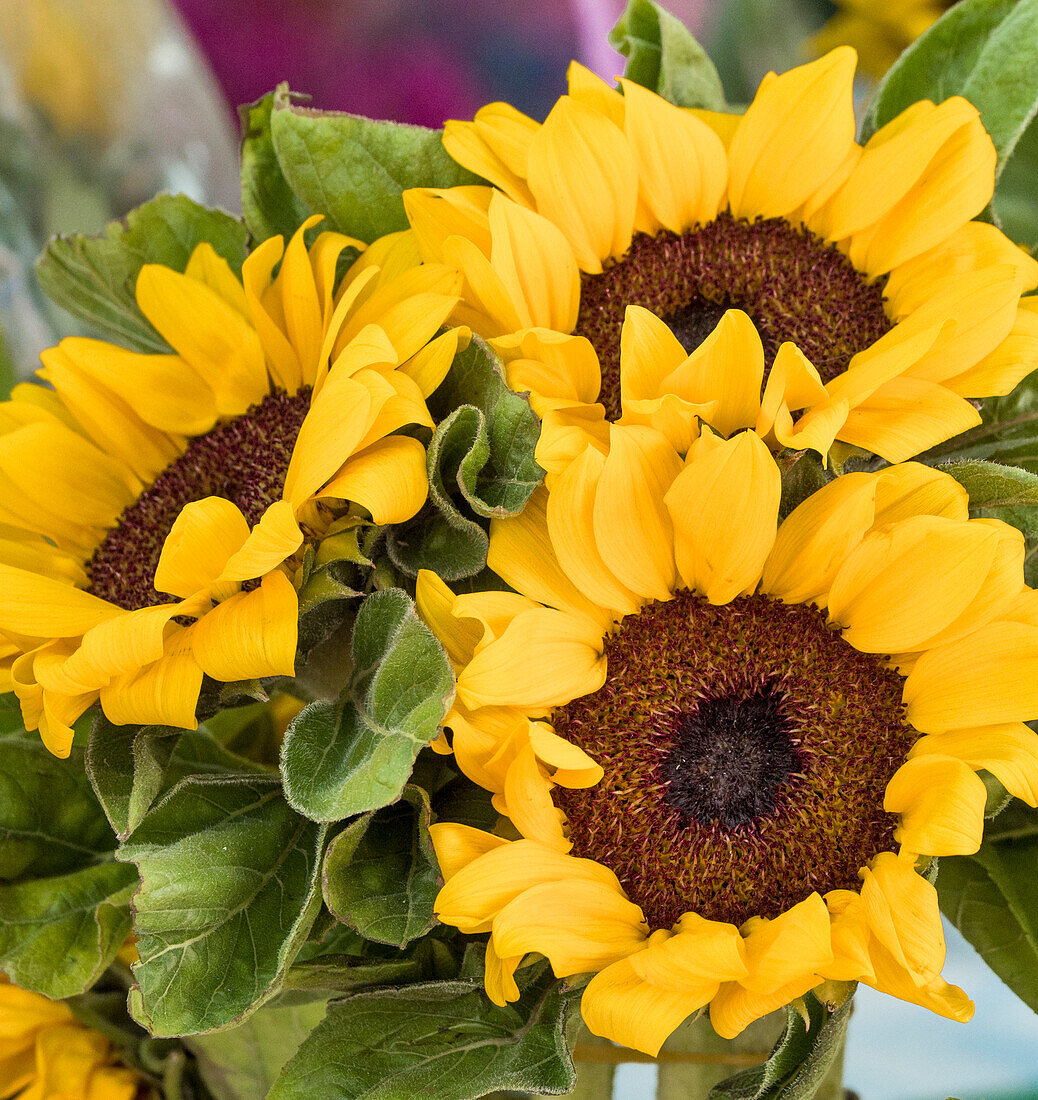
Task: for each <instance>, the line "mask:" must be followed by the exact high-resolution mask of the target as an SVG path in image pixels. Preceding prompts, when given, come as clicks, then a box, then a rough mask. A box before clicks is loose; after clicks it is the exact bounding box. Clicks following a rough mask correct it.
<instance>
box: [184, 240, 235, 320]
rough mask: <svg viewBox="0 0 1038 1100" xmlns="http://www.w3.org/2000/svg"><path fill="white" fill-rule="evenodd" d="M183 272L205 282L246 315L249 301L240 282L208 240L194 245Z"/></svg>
mask: <svg viewBox="0 0 1038 1100" xmlns="http://www.w3.org/2000/svg"><path fill="white" fill-rule="evenodd" d="M184 274H185V275H187V276H188V278H191V279H197V280H198V281H199V282H200V283H205V285H206V286H207V287H209V289H210V290H215V291H216V293H217V294H219V295H220V297H221V298H223V300H224V301H225V302H226V303H227V304H228V305H229V306H233V307H234V308H235V309H236V310H237V311H238V312H239V313H240V314H241V315H242V316H243V317H248V315H249V303H248V300H247V299H246V297H245V291H244V289H243V288H242V285H241V283H240V282H239V281H238V279H237V276H236V275H235V274H234V272H233V271H232V270H231V265H230V264H229V263H228V262H227V261H226V260H225V259H224V258H223V256H221V255H219V254H218V253H217V251H216V249H215V248H213V246H212V245H211V244H210V243H209V242H208V241H201V242H199V243H198V244H197V245H195V248H194V251H193V252H192V253H191V257H190V259H189V260H188V261H187V267H185V268H184Z"/></svg>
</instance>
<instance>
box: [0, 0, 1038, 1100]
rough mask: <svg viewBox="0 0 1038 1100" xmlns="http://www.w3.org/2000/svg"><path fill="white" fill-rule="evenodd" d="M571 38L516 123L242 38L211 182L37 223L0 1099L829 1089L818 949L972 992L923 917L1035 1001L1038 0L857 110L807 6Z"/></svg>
mask: <svg viewBox="0 0 1038 1100" xmlns="http://www.w3.org/2000/svg"><path fill="white" fill-rule="evenodd" d="M613 41H614V42H615V44H616V45H617V46H618V48H619V49H620V50H621V52H622V53H623V54H625V55H626V58H627V64H626V72H625V76H624V77H623V78H622V79H620V81H619V82H618V84H617V85H616V86H614V85H612V84H610V83H607V82H605V81H603V80H602V79H600V78H599V77H597V76H595V75H594V74H593V73H592V72H590V71H589V70H588V69H586V68H583V67H582V66H580V65H578V64H576V63H574V64H573V65H572V66H571V67H570V70H569V72H568V92H567V94H565V95H563V96H562V97H561V98H560V99H559V100H558V102H557V103H556V104H555V106H554V107H553V108H552V110H551V112H550V113H549V114H548V116H547V118H546V119H545V121H544V122H537V121H535V120H533V119H531V118H529V117H527V116H526V115H524V114H522V113H521V112H519V111H518V110H516V109H515V108H513V107H511V106H509V105H508V104H504V103H493V104H490V105H488V106H486V107H484V108H482V109H481V110H480V111H479V112H478V113H477V114H476V116H475V118H474V120H472V121H451V122H448V123H447V125H446V127H445V129H444V130H443V131H442V132H441V131H433V130H427V129H423V128H420V127H414V126H402V125H395V124H391V123H385V122H376V121H372V120H369V119H366V118H362V117H359V116H354V115H348V114H336V113H329V112H323V111H320V110H317V109H314V108H312V107H309V106H305V105H303V104H302V103H301V102H300V100H299V97H297V96H295V95H294V94H293V93H292V92H291V91H290V90H289V89H288V88H287V87H284V86H282V87H279V88H278V89H277V90H276V91H274V92H272V93H271V94H270V95H268V96H266V97H264V98H263V99H261V100H259V101H258V102H256V103H254V104H251V105H249V106H248V107H246V108H243V109H242V122H243V132H244V138H243V144H242V205H243V212H244V213H243V218H242V219H240V220H239V219H237V218H234V217H231V216H229V215H227V214H225V213H222V212H220V211H217V210H210V209H206V208H204V207H202V206H199V205H198V204H196V203H194V202H192V201H190V200H189V199H187V198H186V197H184V196H168V195H163V196H159V197H158V198H155V199H154V200H152V201H151V202H148V203H146V204H145V205H144V206H142V207H139V208H138V209H137V210H136V211H134V212H133V213H132V214H131V215H130V216H129V217H128V218H127V219H126V221H125V222H124V223H121V224H113V225H112V226H110V227H109V229H108V232H107V234H106V235H105V236H103V237H75V236H74V237H63V238H56V239H55V240H53V241H52V242H51V243H50V244H49V245H48V246H47V248H46V250H45V251H44V253H43V255H42V256H41V258H40V260H39V263H38V268H37V270H38V276H39V281H40V283H41V285H42V287H43V288H44V290H45V291H46V292H47V293H48V294H49V295H50V296H51V297H52V298H53V299H54V300H55V301H56V302H57V303H59V304H60V305H62V306H63V307H64V308H65V309H67V310H68V311H69V312H71V313H72V314H74V315H75V316H76V317H78V318H79V319H80V320H81V321H83V322H84V323H87V324H89V325H91V326H93V327H94V329H96V330H97V331H98V332H99V336H98V337H97V338H95V337H86V336H76V337H69V338H66V339H65V340H63V341H61V342H60V343H59V344H58V345H57V346H56V347H53V348H51V349H49V350H48V351H46V352H44V354H43V355H42V357H41V358H42V367H41V369H40V370H39V372H38V376H39V381H38V382H32V383H23V384H21V385H18V386H16V387H15V388H14V390H13V392H12V393H11V395H10V399H9V400H8V401H7V402H6V403H4V404H3V405H2V406H0V480H2V490H0V689H2V690H3V692H4V693H5V694H4V695H3V696H2V697H0V698H2V700H3V703H2V706H3V708H4V709H3V710H0V723H2V728H3V731H4V732H3V736H2V737H0V879H2V883H0V969H2V971H3V973H4V974H6V976H7V979H9V981H7V980H5V984H2V985H0V1096H3V1097H5V1098H7V1097H19V1098H21V1100H29V1098H32V1100H46V1098H58V1097H63V1098H71V1097H77V1098H78V1097H83V1098H90V1100H134V1098H136V1100H143V1098H144V1097H151V1098H158V1097H163V1098H167V1100H188V1098H197V1100H251V1098H256V1097H264V1096H267V1097H269V1098H270V1100H302V1098H304V1097H305V1098H307V1100H312V1098H315V1097H319V1098H322V1100H323V1098H343V1100H360V1098H364V1100H376V1098H379V1100H395V1098H404V1097H413V1096H420V1097H423V1098H430V1100H465V1098H476V1097H483V1096H488V1095H491V1094H505V1093H507V1094H509V1095H514V1094H515V1093H516V1092H519V1093H528V1094H539V1095H544V1094H548V1095H558V1094H570V1095H574V1096H582V1097H607V1096H608V1095H609V1094H610V1091H609V1090H610V1088H611V1084H610V1082H611V1080H612V1078H611V1074H612V1070H613V1067H612V1065H611V1064H610V1063H616V1062H622V1061H624V1060H625V1059H626V1058H628V1057H630V1058H638V1057H641V1058H643V1059H644V1058H654V1057H656V1056H657V1055H658V1054H659V1053H660V1051H661V1048H663V1049H664V1053H665V1054H666V1052H667V1051H670V1052H671V1057H672V1058H674V1059H676V1060H677V1061H679V1062H682V1063H683V1065H682V1069H683V1070H686V1071H687V1073H686V1075H685V1076H683V1077H680V1078H676V1079H675V1080H676V1081H677V1082H678V1085H679V1087H680V1088H682V1089H683V1091H682V1092H681V1095H688V1096H700V1095H701V1096H704V1097H705V1096H706V1095H707V1092H709V1095H710V1096H711V1097H712V1098H714V1100H723V1098H725V1097H736V1096H738V1097H750V1096H752V1097H756V1098H759V1100H764V1098H769V1100H771V1098H778V1097H782V1098H786V1100H795V1098H806V1097H810V1096H815V1095H818V1096H826V1097H828V1096H839V1095H841V1089H840V1070H839V1067H840V1060H841V1049H842V1043H843V1036H844V1033H845V1030H846V1026H847V1020H848V1017H849V1013H850V1010H851V1006H852V1004H853V995H854V991H855V989H856V986H857V985H858V984H859V983H861V984H865V985H868V986H871V987H873V988H874V989H877V990H879V991H881V992H883V993H885V994H889V995H890V996H891V997H895V998H899V999H901V1000H903V1001H908V1002H911V1003H913V1004H916V1005H920V1006H922V1007H923V1008H925V1009H929V1010H930V1011H932V1012H935V1013H938V1014H940V1015H942V1016H945V1017H949V1018H951V1019H953V1020H959V1021H966V1020H968V1019H969V1018H970V1017H971V1015H972V1013H973V1004H972V1002H971V1000H970V998H969V995H968V991H964V990H963V989H960V988H958V987H957V986H955V985H952V984H950V983H949V982H947V981H946V980H945V979H944V977H942V973H941V971H942V967H943V964H944V955H945V943H944V935H943V931H942V924H941V912H942V911H943V912H944V913H945V914H946V915H947V916H948V917H949V918H950V919H951V920H953V921H954V922H955V923H956V924H957V925H958V926H959V928H960V929H961V931H962V932H963V934H964V935H965V936H966V938H967V939H968V940H969V941H970V942H972V943H973V944H974V946H975V947H977V949H978V950H979V951H980V952H981V953H982V954H983V956H984V957H985V959H986V961H987V962H988V963H989V965H990V966H991V967H992V968H993V969H994V970H995V971H996V972H997V973H998V975H999V976H1000V977H1001V978H1002V979H1003V980H1004V981H1005V983H1006V984H1007V985H1008V986H1009V987H1010V988H1011V989H1012V990H1013V991H1014V992H1015V993H1016V994H1018V995H1019V996H1020V997H1021V998H1022V999H1023V1000H1024V1001H1025V1002H1026V1003H1027V1004H1029V1005H1030V1006H1031V1007H1032V1008H1034V1009H1038V992H1036V990H1038V987H1036V967H1038V962H1036V957H1035V948H1034V944H1035V941H1036V937H1038V923H1036V919H1038V918H1036V912H1038V908H1036V906H1035V904H1034V901H1035V898H1034V886H1033V884H1034V881H1035V867H1036V864H1035V858H1036V856H1035V853H1036V850H1038V849H1036V845H1038V814H1036V813H1035V806H1036V803H1038V736H1036V734H1035V733H1034V732H1032V730H1031V729H1030V728H1029V726H1028V725H1027V724H1026V723H1027V722H1029V721H1031V720H1034V719H1035V718H1038V595H1036V593H1035V589H1034V588H1033V587H1032V584H1033V583H1034V581H1035V568H1034V562H1035V560H1036V559H1035V547H1036V546H1038V542H1036V541H1035V540H1036V538H1038V511H1036V509H1035V505H1036V504H1038V472H1036V469H1038V467H1036V462H1038V457H1036V456H1038V404H1036V402H1038V397H1036V394H1038V390H1036V388H1035V383H1034V381H1033V380H1032V379H1031V378H1029V376H1030V375H1031V373H1032V371H1034V370H1035V369H1036V367H1038V297H1035V296H1032V295H1031V294H1030V292H1032V291H1033V290H1035V288H1036V287H1038V262H1036V261H1035V259H1034V258H1033V257H1032V256H1031V254H1030V252H1029V251H1028V250H1027V249H1026V248H1024V247H1021V245H1020V243H1019V242H1018V241H1014V240H1013V239H1012V238H1011V237H1010V236H1007V235H1006V233H1005V232H1003V230H1002V229H1001V228H1000V224H1001V223H1000V220H999V219H1000V213H999V212H1000V209H1001V208H1002V206H1003V204H1005V205H1006V206H1007V207H1012V209H1013V211H1014V213H1013V217H1012V219H1009V220H1011V221H1012V224H1013V225H1024V226H1026V225H1027V218H1026V216H1025V214H1022V213H1021V194H1023V195H1024V198H1025V200H1026V197H1027V192H1026V189H1025V190H1024V191H1021V187H1020V181H1021V180H1026V179H1027V178H1028V177H1027V174H1026V171H1025V168H1026V165H1027V164H1031V165H1032V166H1033V164H1034V160H1033V153H1032V151H1033V149H1034V148H1036V145H1035V133H1036V131H1035V128H1034V125H1033V124H1031V119H1032V117H1033V115H1034V113H1035V109H1036V105H1038V79H1036V78H1035V72H1036V66H1035V62H1036V59H1038V45H1036V43H1038V0H1020V2H1019V3H1017V4H1004V3H992V2H990V0H963V2H962V3H960V4H957V5H955V7H954V8H952V9H951V10H950V11H949V12H948V13H947V14H945V15H944V16H943V17H942V18H941V19H940V20H938V21H937V22H936V23H934V24H933V25H932V26H931V27H930V29H929V30H928V31H927V32H926V33H925V34H924V35H923V37H922V38H920V39H919V40H918V41H917V42H916V43H915V44H914V45H913V46H912V47H911V48H910V49H909V50H907V51H906V52H905V53H904V54H902V55H901V57H900V58H899V59H898V60H897V61H896V62H895V64H894V66H893V68H892V69H891V70H890V71H889V72H888V73H887V75H886V76H885V77H884V78H883V79H882V80H881V81H880V83H879V84H878V85H877V86H876V88H875V89H874V91H873V93H872V96H871V98H870V100H869V103H868V106H867V108H866V109H865V111H864V116H863V119H862V122H861V125H860V126H858V125H857V124H856V122H855V113H854V87H855V73H856V55H855V53H854V51H853V50H852V49H850V48H849V47H847V46H836V47H835V48H833V49H831V50H829V51H828V52H825V53H822V54H821V55H820V56H818V57H817V58H815V59H813V60H810V61H808V62H806V63H804V64H802V65H799V66H795V67H793V68H790V69H788V71H785V72H783V73H781V74H780V75H775V74H774V73H771V74H769V75H768V76H767V77H765V78H764V80H762V81H761V82H760V86H759V88H757V89H756V91H755V93H754V94H753V96H752V98H751V100H750V102H748V103H747V104H744V105H739V106H736V105H732V104H729V103H727V102H726V101H725V99H724V96H723V94H722V90H721V83H720V81H719V79H718V75H717V72H716V70H715V68H714V66H713V64H712V62H711V61H710V59H709V57H708V56H707V54H706V53H705V52H704V51H703V49H702V48H701V47H700V46H699V45H698V43H697V42H696V41H695V40H694V39H693V38H692V37H691V35H690V34H689V33H688V31H687V30H686V29H685V28H684V27H683V26H682V25H681V24H680V23H679V22H678V21H677V20H676V19H675V18H674V17H673V16H671V15H669V14H668V13H667V12H666V11H665V10H663V9H662V8H660V7H658V6H657V5H656V4H654V3H652V2H651V0H631V2H630V4H629V6H628V8H627V10H626V12H625V13H624V15H623V16H622V18H621V20H620V22H619V24H618V25H617V27H616V29H615V30H614V32H613ZM1018 158H1031V159H1030V160H1027V159H1025V160H1024V162H1023V163H1024V166H1025V167H1024V168H1021V167H1020V166H1019V164H1018V163H1017V160H1018ZM1003 180H1007V181H1009V182H1010V183H1012V187H1009V186H1008V184H1007V185H1006V187H1007V188H1008V189H1004V188H1003V183H1002V181H1003ZM1029 201H1030V203H1031V212H1032V223H1031V226H1030V228H1031V229H1033V228H1034V226H1035V225H1038V217H1034V216H1033V215H1034V207H1035V192H1034V191H1033V182H1032V190H1031V191H1030V197H1029ZM1029 243H1033V239H1032V241H1031V242H1029ZM776 1014H778V1015H776ZM740 1037H742V1038H741V1039H740ZM747 1037H749V1038H747ZM747 1042H749V1050H750V1051H751V1054H750V1055H748V1056H747V1055H746V1053H745V1052H746V1049H747V1047H746V1043H747ZM664 1044H667V1046H666V1047H664ZM740 1044H742V1045H740ZM769 1048H770V1053H769ZM754 1051H756V1052H757V1053H756V1054H754V1053H752V1052H754ZM704 1052H709V1053H704ZM574 1054H575V1055H576V1062H575V1061H574ZM697 1059H698V1062H699V1063H707V1062H711V1061H712V1062H714V1063H716V1065H714V1066H712V1067H711V1069H717V1071H718V1072H717V1073H716V1074H714V1076H713V1077H711V1078H710V1080H709V1081H708V1080H707V1078H706V1077H704V1076H702V1075H701V1068H702V1067H701V1065H699V1064H697ZM756 1063H760V1064H756ZM739 1065H744V1066H745V1067H746V1068H744V1069H743V1070H742V1071H741V1072H739V1073H737V1074H735V1076H731V1074H730V1069H731V1068H732V1067H733V1066H736V1067H737V1066H739ZM726 1066H727V1067H728V1068H725V1067H726ZM688 1073H691V1074H692V1075H691V1076H689V1075H687V1074H688ZM696 1074H699V1075H698V1076H696ZM722 1078H726V1079H725V1080H723V1081H722V1080H721V1079H722ZM711 1083H715V1087H714V1088H713V1089H712V1091H711V1089H710V1085H711Z"/></svg>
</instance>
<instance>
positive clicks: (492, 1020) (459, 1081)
mask: <svg viewBox="0 0 1038 1100" xmlns="http://www.w3.org/2000/svg"><path fill="white" fill-rule="evenodd" d="M532 969H533V968H526V970H532ZM538 969H539V968H538ZM517 977H518V979H519V981H520V984H521V985H522V984H523V983H524V982H525V983H527V984H526V989H525V991H524V993H523V996H522V998H521V999H520V1000H519V1001H518V1002H517V1003H516V1004H514V1005H509V1006H507V1007H505V1008H498V1007H497V1006H496V1005H494V1004H492V1003H491V1002H490V1001H489V1000H488V999H487V996H486V994H485V993H484V992H483V989H482V983H481V982H480V981H478V980H472V981H446V982H427V983H422V984H419V985H410V986H405V987H403V988H402V989H385V990H378V991H374V992H370V993H358V994H355V995H354V996H352V997H348V998H346V1000H344V1001H341V1002H339V1003H334V1004H332V1005H330V1006H329V1008H328V1015H327V1017H326V1018H325V1020H324V1022H323V1023H321V1024H320V1025H318V1027H317V1029H316V1030H315V1031H314V1032H313V1034H312V1035H311V1036H310V1037H309V1038H308V1039H307V1040H306V1042H304V1043H303V1045H302V1046H301V1047H300V1049H299V1052H298V1053H297V1054H296V1056H295V1057H294V1058H293V1059H292V1060H291V1061H290V1062H289V1063H288V1065H287V1066H286V1067H285V1071H284V1073H283V1074H282V1075H281V1077H280V1078H279V1079H278V1081H277V1083H276V1084H275V1085H274V1087H273V1088H272V1089H271V1090H270V1093H269V1094H268V1100H311V1098H312V1097H314V1096H340V1097H349V1098H350V1100H398V1098H399V1097H403V1096H420V1097H422V1100H469V1098H472V1100H474V1098H476V1097H482V1096H485V1095H486V1094H487V1093H490V1092H493V1091H494V1090H496V1089H512V1090H515V1091H522V1092H532V1093H537V1094H549V1095H558V1094H560V1093H565V1092H568V1091H569V1090H570V1089H571V1088H572V1087H573V1080H574V1074H573V1066H572V1062H571V1061H570V1055H569V1049H568V1047H567V1043H566V1038H565V1034H564V1032H565V1027H566V1021H567V1015H568V1012H569V1010H570V1009H571V1008H572V1007H574V1006H575V1002H576V1000H577V995H576V994H575V993H574V992H573V991H571V990H568V989H566V988H565V987H564V986H563V985H562V983H560V982H558V981H555V980H551V981H550V982H547V983H545V982H534V983H531V980H530V977H529V976H528V975H525V976H524V971H523V970H520V971H519V974H518V975H517Z"/></svg>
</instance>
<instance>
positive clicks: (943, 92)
mask: <svg viewBox="0 0 1038 1100" xmlns="http://www.w3.org/2000/svg"><path fill="white" fill-rule="evenodd" d="M1035 42H1038V0H961V3H958V4H955V5H954V7H952V8H951V9H950V10H949V11H948V12H947V13H946V14H945V15H944V17H943V18H941V19H939V20H938V21H937V22H936V23H935V24H934V25H933V26H932V27H931V28H930V29H929V30H928V31H927V32H926V33H925V34H924V35H922V36H921V37H920V38H917V39H916V41H915V42H913V43H912V45H911V46H909V47H908V49H907V50H905V52H904V53H903V54H902V55H901V57H900V58H899V59H898V60H897V61H896V62H895V63H894V65H893V66H891V68H890V69H889V70H888V72H887V74H886V75H885V76H884V77H883V79H882V81H880V83H879V86H878V87H877V88H876V91H875V93H874V94H873V97H872V100H871V102H870V103H869V106H868V109H867V110H866V112H865V118H864V120H863V123H862V140H866V139H867V138H868V137H870V136H871V135H872V134H873V133H875V131H876V130H878V129H879V128H880V127H881V126H883V125H885V124H886V123H887V122H889V121H890V120H891V119H892V118H894V117H895V116H896V115H898V114H900V112H901V111H903V110H904V109H905V108H906V107H908V106H910V105H911V104H913V103H915V102H916V101H917V100H920V99H932V100H933V101H934V102H935V103H940V102H942V101H943V100H945V99H947V98H948V97H949V96H953V95H961V96H965V98H966V99H968V100H969V101H970V102H971V103H972V104H973V105H974V106H975V107H976V108H977V109H978V110H979V111H980V117H981V121H982V122H983V123H984V128H985V129H986V130H987V132H988V133H989V134H990V135H991V140H992V141H993V142H994V143H995V149H996V150H997V152H998V167H997V169H996V173H1001V171H1002V169H1003V168H1004V167H1005V164H1006V162H1007V160H1008V159H1009V157H1010V156H1011V155H1012V153H1013V150H1014V149H1015V148H1016V144H1017V142H1018V141H1019V140H1020V138H1021V136H1022V135H1023V133H1024V131H1025V130H1026V129H1027V124H1028V123H1029V122H1030V120H1031V119H1032V118H1033V117H1034V115H1035V112H1036V111H1038V68H1036V67H1035ZM996 178H997V175H996Z"/></svg>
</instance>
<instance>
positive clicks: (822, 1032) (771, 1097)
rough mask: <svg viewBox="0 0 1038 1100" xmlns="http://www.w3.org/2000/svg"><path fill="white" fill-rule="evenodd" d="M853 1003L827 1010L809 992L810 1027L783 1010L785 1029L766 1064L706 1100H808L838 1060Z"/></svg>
mask: <svg viewBox="0 0 1038 1100" xmlns="http://www.w3.org/2000/svg"><path fill="white" fill-rule="evenodd" d="M852 1000H853V998H852V997H848V998H847V1000H845V1001H844V1002H843V1004H842V1005H841V1006H840V1007H839V1008H838V1009H837V1010H836V1011H835V1012H829V1011H828V1009H827V1008H826V1007H825V1006H824V1005H822V1004H821V1003H820V1002H819V1001H818V1000H817V999H816V998H815V997H814V996H813V995H811V994H808V995H807V996H806V997H805V998H804V1004H805V1006H806V1008H807V1012H808V1015H809V1017H810V1020H811V1026H810V1028H806V1027H805V1026H804V1020H803V1017H802V1016H801V1015H800V1013H799V1012H798V1011H797V1010H796V1009H795V1008H793V1007H792V1006H791V1007H789V1008H787V1009H786V1015H787V1020H786V1030H785V1032H784V1033H783V1035H782V1036H781V1038H780V1039H779V1041H778V1042H777V1043H776V1044H775V1047H774V1049H773V1050H772V1052H771V1055H770V1057H769V1058H768V1060H767V1061H766V1062H765V1063H764V1064H763V1065H760V1066H754V1067H753V1069H747V1070H744V1071H743V1072H742V1073H737V1074H736V1075H735V1076H734V1077H729V1078H728V1080H727V1081H722V1082H721V1084H719V1085H717V1086H716V1087H715V1088H713V1089H711V1090H710V1096H709V1100H810V1097H813V1096H815V1095H816V1094H817V1092H818V1089H819V1087H820V1086H821V1084H822V1083H823V1081H825V1079H826V1077H827V1075H828V1074H829V1072H830V1070H831V1069H832V1067H833V1065H834V1063H836V1062H837V1060H838V1059H839V1058H840V1056H841V1052H842V1050H843V1043H844V1038H845V1036H846V1034H847V1022H848V1020H850V1018H851V1001H852Z"/></svg>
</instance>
